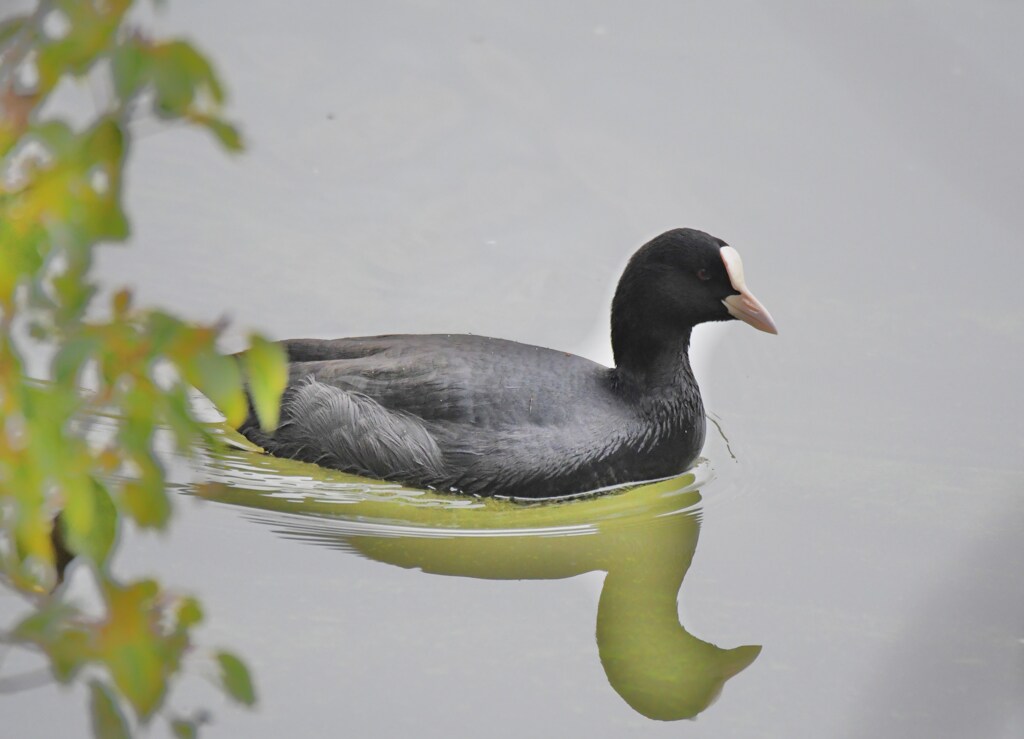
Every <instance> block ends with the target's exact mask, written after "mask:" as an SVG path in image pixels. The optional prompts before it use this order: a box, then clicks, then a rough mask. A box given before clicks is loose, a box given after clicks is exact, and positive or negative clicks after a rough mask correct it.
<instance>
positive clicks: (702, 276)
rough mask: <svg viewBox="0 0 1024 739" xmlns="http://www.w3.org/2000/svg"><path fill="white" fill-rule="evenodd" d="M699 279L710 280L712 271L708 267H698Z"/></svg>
mask: <svg viewBox="0 0 1024 739" xmlns="http://www.w3.org/2000/svg"><path fill="white" fill-rule="evenodd" d="M697 279H698V280H703V281H704V282H707V281H708V280H710V279H711V273H710V272H708V271H707V270H706V269H703V268H701V269H698V270H697Z"/></svg>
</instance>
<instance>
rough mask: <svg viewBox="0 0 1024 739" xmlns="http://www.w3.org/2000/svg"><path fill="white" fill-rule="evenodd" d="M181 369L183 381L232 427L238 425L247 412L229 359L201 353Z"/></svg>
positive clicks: (239, 379)
mask: <svg viewBox="0 0 1024 739" xmlns="http://www.w3.org/2000/svg"><path fill="white" fill-rule="evenodd" d="M182 369H184V370H185V377H186V379H187V380H188V381H189V382H190V383H192V384H193V385H194V386H195V387H196V388H197V389H198V390H199V391H200V392H202V393H203V394H204V395H206V397H208V398H209V399H210V400H212V401H213V402H214V404H215V405H216V406H217V407H218V408H219V409H220V411H221V413H223V414H224V415H225V416H226V417H227V419H228V423H230V424H231V425H232V426H239V425H241V423H242V421H244V420H245V417H246V415H247V412H248V404H247V403H246V401H245V393H244V392H243V391H242V375H241V372H240V371H239V369H238V365H237V364H235V361H234V360H233V359H230V358H228V357H225V356H223V355H221V354H218V353H217V351H216V350H215V349H213V348H211V349H209V350H206V351H203V352H201V353H200V354H199V355H198V356H196V357H194V358H193V359H192V360H191V361H190V362H187V363H186V364H185V365H184V366H183V367H182Z"/></svg>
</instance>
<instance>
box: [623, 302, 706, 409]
mask: <svg viewBox="0 0 1024 739" xmlns="http://www.w3.org/2000/svg"><path fill="white" fill-rule="evenodd" d="M691 331H692V328H689V327H687V328H685V329H683V330H682V331H680V330H678V329H675V328H673V329H670V330H661V331H659V330H658V324H653V325H652V324H648V325H646V326H643V325H637V324H634V325H632V326H625V325H622V324H621V322H618V324H617V322H616V321H615V320H614V318H613V320H612V353H613V354H614V356H615V371H616V374H617V375H618V376H619V377H620V378H621V379H622V380H623V381H625V382H629V383H631V384H633V385H635V386H636V387H637V388H638V389H639V390H641V391H652V390H661V389H669V388H672V387H680V386H682V385H683V384H684V383H687V382H691V381H692V379H693V371H692V370H691V369H690V357H689V354H688V351H689V348H690V332H691Z"/></svg>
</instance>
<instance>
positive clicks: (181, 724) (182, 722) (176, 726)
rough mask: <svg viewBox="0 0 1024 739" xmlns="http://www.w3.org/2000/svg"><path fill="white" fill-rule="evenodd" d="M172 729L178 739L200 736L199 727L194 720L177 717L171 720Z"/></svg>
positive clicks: (193, 738) (191, 738)
mask: <svg viewBox="0 0 1024 739" xmlns="http://www.w3.org/2000/svg"><path fill="white" fill-rule="evenodd" d="M171 731H172V732H174V736H176V737H177V739H195V737H197V736H199V729H198V727H196V724H195V722H194V721H190V720H188V719H180V718H179V719H175V720H174V721H171Z"/></svg>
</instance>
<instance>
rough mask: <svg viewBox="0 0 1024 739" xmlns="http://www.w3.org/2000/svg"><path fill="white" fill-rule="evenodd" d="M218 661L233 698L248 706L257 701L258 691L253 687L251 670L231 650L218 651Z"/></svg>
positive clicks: (226, 686)
mask: <svg viewBox="0 0 1024 739" xmlns="http://www.w3.org/2000/svg"><path fill="white" fill-rule="evenodd" d="M217 663H218V664H219V665H220V679H221V683H222V684H223V686H224V689H225V690H226V691H227V692H228V695H230V696H231V697H232V698H234V699H235V700H236V701H238V702H239V703H242V704H243V705H246V706H251V705H252V704H253V703H255V702H256V691H255V690H254V689H253V685H252V678H250V677H249V670H248V669H247V668H246V666H245V665H244V664H243V663H242V660H240V659H238V657H236V656H235V655H233V654H231V653H230V652H218V653H217Z"/></svg>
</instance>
